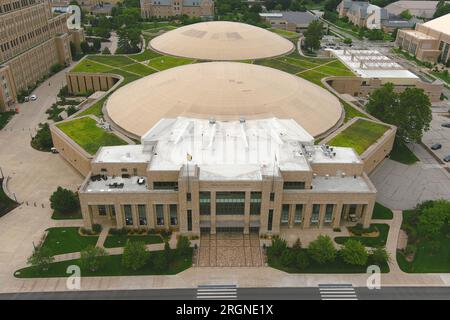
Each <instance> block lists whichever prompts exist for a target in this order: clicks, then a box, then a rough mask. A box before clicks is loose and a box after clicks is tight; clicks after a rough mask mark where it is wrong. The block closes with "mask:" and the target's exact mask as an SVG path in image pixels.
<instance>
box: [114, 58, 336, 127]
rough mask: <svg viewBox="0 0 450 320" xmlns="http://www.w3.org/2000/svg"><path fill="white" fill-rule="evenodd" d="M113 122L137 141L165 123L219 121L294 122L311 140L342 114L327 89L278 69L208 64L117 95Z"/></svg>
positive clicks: (139, 84)
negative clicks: (165, 120)
mask: <svg viewBox="0 0 450 320" xmlns="http://www.w3.org/2000/svg"><path fill="white" fill-rule="evenodd" d="M106 112H107V114H108V116H109V117H110V118H111V120H112V121H113V122H114V123H115V124H117V125H118V126H120V127H121V128H123V129H124V130H126V131H127V132H129V133H132V134H134V135H136V136H142V135H144V134H145V133H146V132H147V131H148V130H149V129H151V128H152V127H153V126H154V125H155V124H156V123H157V122H158V121H159V120H160V119H162V118H175V117H178V116H183V117H191V118H201V119H209V118H215V119H217V120H239V118H241V117H244V118H246V119H262V118H272V117H276V118H281V119H294V120H295V121H296V122H297V123H298V124H300V125H301V126H302V127H303V128H304V129H305V130H306V131H308V132H309V134H311V135H312V136H318V135H320V134H322V133H324V132H326V131H327V130H329V129H330V128H332V127H333V126H334V125H335V124H336V123H337V122H338V121H339V119H340V117H341V115H342V107H341V104H340V102H339V100H338V99H337V98H336V97H335V96H334V95H332V94H331V93H330V92H328V91H326V90H325V89H323V88H321V87H319V86H317V85H315V84H313V83H311V82H309V81H306V80H304V79H302V78H300V77H297V76H294V75H291V74H288V73H286V72H283V71H279V70H276V69H272V68H268V67H263V66H258V65H253V64H247V63H238V62H204V63H197V64H190V65H185V66H181V67H176V68H172V69H168V70H166V71H162V72H158V73H155V74H152V75H150V76H147V77H145V78H142V79H139V80H136V81H134V82H132V83H130V84H128V85H126V86H124V87H122V88H120V89H118V90H117V91H116V92H114V93H113V94H112V95H111V96H110V97H109V99H108V101H107V104H106Z"/></svg>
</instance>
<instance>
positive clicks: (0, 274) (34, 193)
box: [0, 69, 82, 289]
mask: <svg viewBox="0 0 450 320" xmlns="http://www.w3.org/2000/svg"><path fill="white" fill-rule="evenodd" d="M66 71H67V69H66V70H63V71H61V72H59V73H58V74H56V75H54V76H53V77H52V78H51V79H50V80H47V81H45V82H44V83H43V84H41V85H40V86H39V88H37V89H36V90H35V91H34V94H36V95H37V97H38V99H37V100H36V101H33V102H27V103H24V104H21V105H19V109H20V113H19V114H16V115H15V116H14V117H13V119H12V120H11V121H10V122H9V123H8V125H7V126H6V127H5V128H4V129H3V130H1V131H0V150H1V151H0V166H1V168H2V171H3V173H4V174H5V176H9V177H10V181H9V183H8V189H9V190H10V192H12V193H14V194H15V195H16V197H17V199H18V201H19V202H22V203H23V204H22V205H21V206H19V207H18V208H16V209H15V210H13V211H12V212H10V213H8V214H6V215H5V216H3V217H2V218H0V243H1V244H2V245H1V246H0V287H3V288H4V289H6V288H7V287H9V286H10V285H14V283H15V281H17V280H14V278H13V276H12V274H13V272H14V271H15V270H16V269H17V268H19V267H23V266H24V265H25V264H26V259H27V257H28V256H29V255H30V254H31V252H32V249H33V245H32V243H33V242H34V243H35V244H36V243H38V241H39V239H40V237H41V236H42V234H43V231H44V230H45V229H47V228H48V227H51V226H59V225H65V224H67V223H69V224H70V225H77V224H79V223H80V221H77V220H73V221H69V222H67V221H66V222H64V221H54V220H51V219H50V216H51V209H50V208H49V197H50V194H51V193H52V192H53V191H54V190H55V189H56V188H57V187H58V186H63V187H66V188H70V189H72V190H76V189H77V187H78V185H80V184H81V183H82V177H81V176H80V175H79V174H78V173H77V172H76V171H75V170H74V169H73V168H72V167H71V166H70V165H69V164H68V163H67V162H65V161H64V160H63V159H62V158H61V157H60V156H59V155H57V154H52V153H49V152H40V151H37V150H34V149H33V148H31V146H30V140H31V135H34V133H35V131H36V128H37V127H38V125H39V123H41V122H44V121H46V119H47V115H46V114H45V111H46V110H47V109H48V108H49V107H50V106H51V105H52V103H54V102H55V100H56V94H57V93H58V92H59V90H60V88H61V87H62V86H63V85H64V84H65V72H66ZM27 202H28V205H27Z"/></svg>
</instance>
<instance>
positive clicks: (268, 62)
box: [254, 58, 305, 74]
mask: <svg viewBox="0 0 450 320" xmlns="http://www.w3.org/2000/svg"><path fill="white" fill-rule="evenodd" d="M254 64H257V65H262V66H266V67H270V68H274V69H278V70H281V71H284V72H287V73H292V74H295V73H298V72H300V71H303V70H305V68H303V67H300V66H298V65H295V64H291V63H288V62H287V61H286V62H284V59H283V58H279V59H263V60H256V61H255V62H254Z"/></svg>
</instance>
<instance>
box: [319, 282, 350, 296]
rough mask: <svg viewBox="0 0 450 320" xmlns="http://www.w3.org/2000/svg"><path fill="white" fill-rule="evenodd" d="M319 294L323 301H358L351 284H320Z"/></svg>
mask: <svg viewBox="0 0 450 320" xmlns="http://www.w3.org/2000/svg"><path fill="white" fill-rule="evenodd" d="M319 293H320V297H321V298H322V300H358V296H357V294H356V291H355V288H353V285H351V284H319Z"/></svg>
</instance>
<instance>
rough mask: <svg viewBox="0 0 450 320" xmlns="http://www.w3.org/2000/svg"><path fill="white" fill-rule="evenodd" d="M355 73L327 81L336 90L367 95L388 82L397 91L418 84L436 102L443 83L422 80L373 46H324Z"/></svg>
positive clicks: (355, 94) (359, 95)
mask: <svg viewBox="0 0 450 320" xmlns="http://www.w3.org/2000/svg"><path fill="white" fill-rule="evenodd" d="M328 53H329V54H330V55H331V56H335V57H337V58H338V59H339V60H340V61H341V62H342V63H344V64H345V65H346V66H347V67H348V68H349V69H351V70H352V71H353V72H354V73H355V74H356V75H358V77H332V78H331V79H329V80H328V81H327V82H328V84H329V85H330V86H331V87H333V88H334V89H335V90H336V91H338V92H339V93H347V94H350V95H352V96H354V97H362V98H367V97H368V96H369V95H370V94H371V93H372V92H373V91H374V90H375V89H378V88H380V87H381V86H382V85H384V84H386V83H388V82H390V83H393V84H394V89H395V90H396V91H397V92H401V91H403V90H405V89H406V88H414V87H417V88H420V89H423V90H424V92H425V94H426V95H428V97H429V98H430V101H431V102H438V101H440V98H441V93H442V90H443V89H444V85H443V83H442V82H441V81H433V82H425V81H423V80H422V79H420V78H419V77H418V76H416V75H415V74H414V73H412V72H411V71H409V70H406V69H405V68H404V67H402V66H401V65H399V64H398V63H396V62H395V61H393V60H392V59H390V58H389V57H387V56H385V55H384V54H382V53H380V52H379V51H377V50H354V49H343V50H328Z"/></svg>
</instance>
